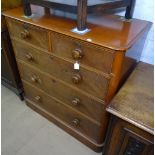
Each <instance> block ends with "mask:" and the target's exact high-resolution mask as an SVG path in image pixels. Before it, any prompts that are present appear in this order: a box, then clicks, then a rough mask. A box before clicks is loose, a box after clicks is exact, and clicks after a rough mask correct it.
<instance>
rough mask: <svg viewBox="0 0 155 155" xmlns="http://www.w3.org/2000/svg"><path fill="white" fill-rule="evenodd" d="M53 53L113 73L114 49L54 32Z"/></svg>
mask: <svg viewBox="0 0 155 155" xmlns="http://www.w3.org/2000/svg"><path fill="white" fill-rule="evenodd" d="M51 40H52V47H53V53H54V54H55V55H57V56H59V57H64V58H67V59H70V60H73V61H76V60H77V61H79V62H80V63H81V64H83V65H86V66H89V67H93V68H95V69H97V70H100V71H103V72H105V73H111V68H112V62H113V58H114V53H113V52H114V51H113V50H110V49H107V48H103V47H102V48H100V47H98V46H96V45H92V44H91V43H87V42H81V41H80V40H75V39H74V38H71V37H67V36H65V35H62V34H58V33H52V37H51Z"/></svg>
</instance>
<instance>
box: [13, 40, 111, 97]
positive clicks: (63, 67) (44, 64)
mask: <svg viewBox="0 0 155 155" xmlns="http://www.w3.org/2000/svg"><path fill="white" fill-rule="evenodd" d="M13 45H14V49H15V53H16V58H17V59H19V60H22V61H24V62H26V63H28V64H31V65H33V66H34V67H37V68H39V69H40V70H42V71H45V72H47V73H49V74H51V75H53V76H54V77H56V78H58V79H60V80H62V81H64V82H66V83H68V84H70V85H72V86H73V87H76V88H78V89H80V90H81V91H85V92H87V93H89V94H91V95H93V96H95V97H98V98H100V99H104V97H105V95H106V92H107V89H108V82H109V79H108V77H105V76H103V75H102V74H100V73H97V72H93V71H90V70H87V69H85V68H83V67H81V68H80V71H78V72H77V71H76V70H74V69H73V63H70V62H68V61H64V60H63V59H60V58H58V57H55V56H53V55H52V54H50V53H47V52H42V51H39V50H36V49H34V48H32V47H31V46H27V45H25V44H19V43H18V42H13Z"/></svg>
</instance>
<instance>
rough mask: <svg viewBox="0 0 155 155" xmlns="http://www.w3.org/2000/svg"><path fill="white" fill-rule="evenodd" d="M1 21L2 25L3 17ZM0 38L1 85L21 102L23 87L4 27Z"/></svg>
mask: <svg viewBox="0 0 155 155" xmlns="http://www.w3.org/2000/svg"><path fill="white" fill-rule="evenodd" d="M2 20H3V22H2V23H4V22H5V21H4V17H2ZM1 37H2V38H1V44H2V46H1V65H2V66H1V79H2V84H3V85H5V86H6V87H7V88H9V89H11V90H12V91H14V92H15V93H16V94H17V95H18V96H19V97H20V99H21V100H23V87H22V83H21V79H20V76H19V72H18V69H17V64H16V61H15V56H14V52H13V49H12V44H11V40H10V37H9V34H8V30H7V27H6V26H2V30H1Z"/></svg>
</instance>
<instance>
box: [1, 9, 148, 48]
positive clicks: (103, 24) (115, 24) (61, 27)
mask: <svg viewBox="0 0 155 155" xmlns="http://www.w3.org/2000/svg"><path fill="white" fill-rule="evenodd" d="M32 12H33V14H34V16H33V18H31V19H28V18H26V17H25V16H24V13H23V8H22V7H20V8H15V9H11V10H7V11H5V12H3V14H4V15H5V16H7V17H11V18H14V19H17V20H20V21H24V22H27V23H31V24H33V25H36V26H39V27H42V28H46V29H48V30H52V31H56V32H59V33H62V34H66V35H69V36H72V37H75V38H78V39H81V40H84V41H89V42H92V43H94V44H97V45H101V46H104V47H108V48H111V49H114V50H121V51H126V50H127V49H128V48H130V47H131V46H132V45H133V43H134V42H135V41H137V39H138V38H140V37H141V35H142V34H143V33H144V31H145V30H146V29H147V28H149V27H150V25H151V23H150V22H147V21H143V20H137V19H132V21H130V22H125V21H123V20H122V19H121V18H120V16H114V15H104V16H102V17H101V16H100V17H96V16H95V17H94V18H91V19H90V20H89V21H91V23H93V24H90V23H89V24H88V28H89V29H91V31H90V32H88V33H86V34H84V35H79V34H76V33H73V32H71V30H72V29H73V28H75V27H76V21H75V20H71V19H65V18H62V17H56V16H52V15H47V14H45V13H44V11H43V8H41V7H34V8H33V10H32Z"/></svg>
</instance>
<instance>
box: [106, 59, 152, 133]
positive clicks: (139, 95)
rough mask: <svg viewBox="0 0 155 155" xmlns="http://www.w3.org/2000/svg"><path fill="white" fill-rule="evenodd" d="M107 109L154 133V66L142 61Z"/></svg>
mask: <svg viewBox="0 0 155 155" xmlns="http://www.w3.org/2000/svg"><path fill="white" fill-rule="evenodd" d="M107 111H108V112H110V113H111V114H113V115H116V116H118V117H119V118H121V119H123V120H126V121H128V122H130V123H131V124H134V125H135V126H137V127H139V128H141V129H143V130H145V131H147V132H149V133H151V134H154V131H153V130H154V123H153V122H154V120H153V119H154V67H153V65H149V64H146V63H142V62H140V63H139V65H138V66H137V68H136V69H135V70H134V72H133V73H132V74H131V76H130V77H129V79H128V80H127V82H126V83H125V85H124V86H123V87H122V88H121V89H120V91H119V92H118V94H117V95H116V96H115V97H114V99H113V100H112V102H111V104H110V105H109V106H108V107H107Z"/></svg>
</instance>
